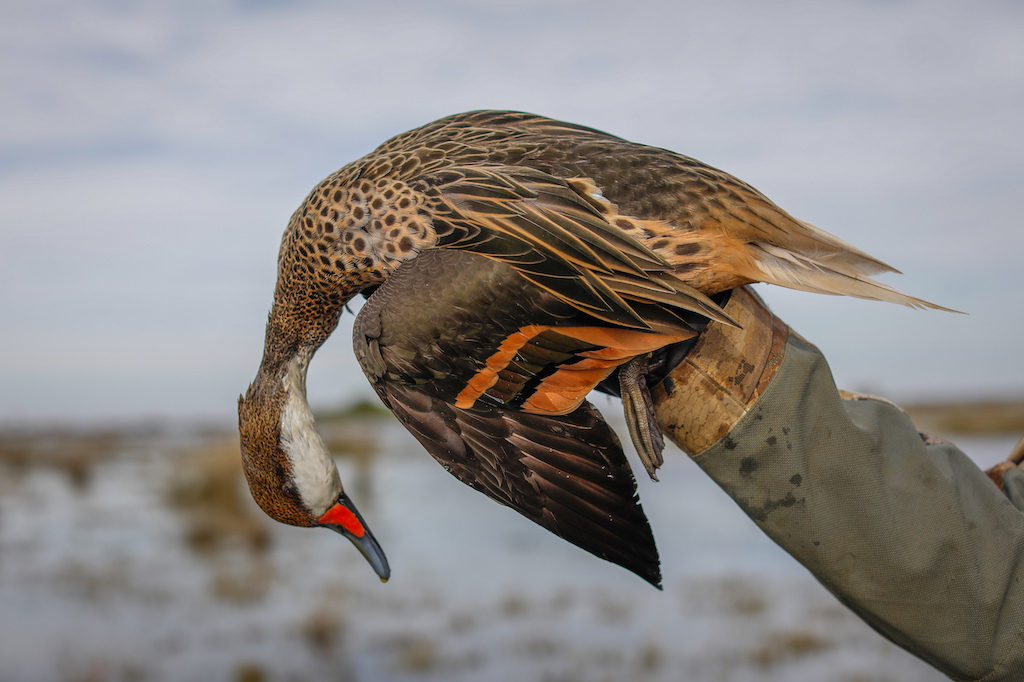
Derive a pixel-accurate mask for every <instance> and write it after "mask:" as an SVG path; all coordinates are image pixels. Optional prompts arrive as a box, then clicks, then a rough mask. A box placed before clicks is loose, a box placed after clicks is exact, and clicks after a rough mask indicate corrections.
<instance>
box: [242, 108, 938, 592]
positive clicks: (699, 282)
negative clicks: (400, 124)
mask: <svg viewBox="0 0 1024 682" xmlns="http://www.w3.org/2000/svg"><path fill="white" fill-rule="evenodd" d="M278 265H279V268H278V282H277V287H276V290H275V298H274V305H273V308H272V311H271V316H270V321H269V322H268V326H267V338H266V345H265V350H264V358H263V363H262V365H261V368H260V372H259V373H258V375H257V380H256V381H254V383H253V385H252V386H250V388H249V391H248V393H247V395H246V396H245V397H244V398H242V399H241V400H240V405H239V415H240V421H239V424H240V430H241V433H242V451H243V463H244V465H245V469H246V474H247V477H248V480H249V482H250V487H251V488H252V490H253V493H254V496H255V497H256V499H257V501H258V502H260V504H261V506H263V508H264V509H265V510H267V511H268V513H270V514H271V516H274V517H275V518H278V519H279V520H283V521H285V522H287V523H294V524H295V525H324V524H323V523H321V522H320V521H321V520H322V519H324V518H328V517H329V518H330V519H334V518H337V514H338V513H340V512H337V511H336V507H337V504H334V505H333V506H332V505H331V502H332V501H333V500H335V499H336V498H337V496H338V495H339V494H341V490H340V482H334V481H333V479H332V480H330V481H329V480H328V479H331V476H329V475H327V474H325V473H323V472H322V471H321V469H323V467H324V466H326V465H325V461H326V460H325V458H328V459H329V457H328V455H327V454H326V450H325V449H324V448H322V443H321V444H319V445H318V444H317V443H316V440H317V437H316V436H315V433H310V428H312V427H311V419H307V415H308V406H305V402H304V401H305V395H304V379H305V367H306V365H307V364H308V359H309V357H311V356H312V354H313V353H314V352H315V350H316V349H317V348H318V347H319V345H320V344H322V343H323V341H324V340H325V339H326V338H327V336H328V335H329V334H330V333H331V331H333V329H334V327H335V325H336V324H337V320H338V317H339V316H340V314H341V310H342V308H343V306H344V304H345V303H346V302H347V301H348V300H349V299H350V298H351V297H352V296H353V295H354V294H356V293H361V292H362V293H364V294H368V295H369V297H368V301H367V303H366V304H365V306H364V307H363V309H362V310H361V311H360V313H359V315H358V317H357V320H356V324H355V327H354V347H355V352H356V356H357V358H358V360H359V362H360V365H361V367H362V368H363V371H364V372H365V373H366V375H367V377H368V378H369V380H370V382H371V384H372V385H373V387H374V389H375V390H376V392H377V393H378V395H379V396H380V397H381V399H382V400H383V401H384V402H385V403H386V404H387V405H388V406H389V407H390V408H391V409H392V411H393V412H394V413H395V414H396V416H397V417H398V418H399V420H400V421H401V422H402V423H403V424H404V425H405V426H406V427H407V428H408V429H409V430H410V432H412V434H413V435H414V436H415V437H416V438H417V439H418V440H419V441H420V443H422V444H423V445H424V447H425V448H426V449H427V450H428V452H430V454H431V455H433V456H434V458H435V459H437V460H438V461H439V462H440V463H441V464H442V465H444V466H445V468H446V469H447V470H448V471H449V472H451V473H452V474H453V475H454V476H456V477H457V478H458V479H459V480H461V481H463V482H464V483H467V484H469V485H471V486H472V487H474V488H476V489H478V490H480V491H482V492H484V493H485V494H487V495H488V496H490V497H491V498H493V499H495V500H496V501H498V502H500V503H502V504H505V505H507V506H510V507H512V508H514V509H516V510H517V511H519V512H520V513H522V514H524V515H525V516H527V517H528V518H530V519H531V520H533V521H535V522H537V523H538V524H540V525H542V526H544V527H545V528H548V529H549V530H551V531H552V532H555V533H556V534H558V535H560V536H562V537H564V538H566V539H568V540H570V541H571V542H573V543H575V544H577V545H579V546H581V547H583V548H584V549H587V550H588V551H591V552H592V553H594V554H596V555H598V556H601V557H603V558H606V559H608V560H610V561H613V562H615V563H618V564H620V565H622V566H624V567H626V568H628V569H629V570H632V571H634V572H636V573H637V574H638V575H640V576H641V577H643V578H644V579H646V580H648V581H649V582H651V583H653V584H658V583H659V581H660V575H659V569H658V559H657V550H656V549H655V546H654V540H653V535H652V533H651V530H650V527H649V525H648V524H647V520H646V518H645V516H644V514H643V511H642V509H641V508H640V506H639V504H638V501H637V497H636V487H635V481H634V479H633V476H632V473H631V472H630V468H629V465H628V464H627V462H626V460H625V458H624V456H623V454H622V450H621V447H620V445H619V442H618V440H617V438H616V436H615V434H614V433H613V432H612V431H611V429H610V428H609V427H608V426H607V424H605V422H604V420H603V419H602V418H601V416H600V414H599V413H598V412H597V411H596V410H595V409H594V408H593V407H592V406H591V405H590V404H589V403H587V402H586V400H585V399H586V396H587V394H588V393H589V392H590V390H591V389H593V388H594V387H595V386H596V385H597V384H599V383H600V382H602V381H603V380H606V379H607V378H608V377H609V375H611V374H612V373H613V372H615V371H616V370H617V369H618V368H620V367H621V366H623V365H625V364H626V363H631V362H634V361H636V360H637V359H639V358H643V357H644V356H646V354H648V353H650V352H652V351H656V350H658V349H661V348H664V347H666V346H669V345H671V344H676V343H679V342H683V341H686V340H687V339H691V338H693V337H694V336H695V335H696V334H697V333H699V331H700V329H701V328H702V327H703V325H704V324H706V323H709V322H710V323H720V324H734V323H733V321H732V320H730V319H729V317H728V315H726V313H725V312H724V311H723V310H722V308H721V307H720V306H719V305H718V304H717V303H715V301H714V300H713V299H712V298H710V296H711V295H713V294H716V293H719V292H724V291H727V290H730V289H733V288H735V287H738V286H742V285H744V284H748V283H751V282H755V281H765V282H771V283H775V284H780V285H782V286H787V287H791V288H797V289H803V290H808V291H814V292H818V293H828V294H847V295H853V296H858V297H862V298H873V299H878V300H888V301H893V302H897V303H902V304H905V305H910V306H914V307H938V306H934V305H933V304H930V303H927V302H925V301H922V300H920V299H916V298H912V297H909V296H906V295H904V294H901V293H899V292H896V291H894V290H893V289H891V288H889V287H887V286H885V285H883V284H880V283H878V282H875V281H874V280H871V279H870V278H869V277H868V275H870V274H872V273H878V272H886V271H893V269H892V268H891V267H889V266H888V265H886V264H884V263H882V262H881V261H878V260H876V259H874V258H872V257H871V256H869V255H867V254H865V253H863V252H862V251H859V250H857V249H855V248H853V247H851V246H849V245H847V244H845V243H844V242H842V241H840V240H839V239H837V238H835V237H833V236H832V235H829V234H827V233H825V232H823V231H821V230H819V229H817V228H815V227H813V226H811V225H809V224H807V223H804V222H802V221H799V220H797V219H795V218H793V217H792V216H790V215H789V214H788V213H786V212H785V211H783V210H782V209H781V208H779V207H777V206H776V205H775V204H773V203H772V202H771V201H770V200H768V199H767V198H766V197H764V196H763V195H762V194H761V193H760V192H758V191H757V190H755V189H753V188H752V187H750V186H749V185H747V184H745V183H743V182H742V181H740V180H737V179H736V178H734V177H732V176H730V175H729V174H727V173H724V172H722V171H719V170H717V169H714V168H712V167H710V166H707V165H705V164H702V163H700V162H699V161H696V160H694V159H691V158H689V157H685V156H682V155H679V154H675V153H674V152H670V151H667V150H663V149H657V148H653V147H647V146H644V145H638V144H635V143H631V142H628V141H625V140H622V139H620V138H617V137H614V136H611V135H607V134H605V133H601V132H599V131H595V130H592V129H589V128H585V127H582V126H577V125H573V124H569V123H563V122H559V121H554V120H551V119H547V118H543V117H540V116H534V115H531V114H524V113H519V112H501V111H479V112H469V113H466V114H460V115H456V116H450V117H447V118H444V119H441V120H439V121H436V122H434V123H431V124H428V125H426V126H423V127H422V128H418V129H416V130H413V131H410V132H408V133H404V134H402V135H399V136H397V137H395V138H392V139H391V140H389V141H387V142H385V143H384V144H383V145H381V146H380V147H379V148H378V149H377V150H375V151H374V152H373V153H371V154H369V155H368V156H366V157H364V158H362V159H360V160H358V161H355V162H353V163H351V164H349V165H348V166H345V167H344V168H342V169H341V170H339V171H338V172H337V173H335V174H333V175H331V176H330V177H328V178H326V179H325V180H324V181H323V182H321V183H320V184H319V185H318V186H317V187H316V188H314V189H313V191H312V192H311V193H310V195H309V196H308V197H307V198H306V200H305V201H304V202H303V204H302V206H300V208H299V209H298V210H297V211H296V212H295V213H294V214H293V216H292V219H291V222H290V224H289V227H288V229H287V230H286V232H285V235H284V238H283V240H282V246H281V251H280V255H279V262H278ZM626 374H627V373H625V372H623V376H626ZM633 374H634V373H632V372H630V373H629V375H633ZM289 377H291V378H289ZM623 386H624V389H625V388H628V387H626V386H625V384H623ZM630 396H632V397H630ZM637 396H639V397H637ZM624 397H625V398H627V399H626V400H625V402H626V411H627V416H630V415H632V418H631V419H630V428H631V435H633V437H634V441H635V442H637V443H638V446H640V449H641V454H642V455H644V451H645V450H646V451H647V454H646V455H645V456H644V460H645V465H647V466H648V470H649V472H651V473H652V475H653V470H654V468H655V467H656V466H657V463H658V461H652V459H654V458H655V457H657V456H658V455H657V453H651V452H650V448H649V447H645V446H644V445H643V443H642V442H641V441H643V438H638V436H637V433H636V429H639V430H640V431H644V430H645V429H646V430H651V429H652V428H654V429H656V425H653V426H652V425H651V424H650V423H649V420H645V418H644V414H643V412H644V410H643V405H642V404H641V403H643V391H639V392H636V391H633V390H624ZM288 406H290V407H288ZM638 415H639V416H638ZM307 422H308V423H307ZM634 422H635V423H634ZM635 424H640V426H636V428H634V426H635ZM275 442H276V446H275V445H273V444H274V443H275ZM303 443H304V445H303ZM659 461H660V460H659ZM313 464H316V466H313ZM270 470H273V471H274V472H276V473H273V474H272V475H268V474H267V472H268V471H270ZM307 470H308V471H314V472H316V473H315V475H310V476H306V477H305V479H304V482H302V483H299V484H296V483H295V480H294V479H295V472H296V471H307ZM335 476H336V475H335ZM289 486H290V487H289ZM318 486H319V487H318ZM276 488H282V489H284V490H285V492H286V493H288V491H289V490H291V493H288V494H292V498H293V499H291V500H290V501H289V502H286V503H284V504H282V501H281V499H280V494H279V493H278V492H277V490H276ZM346 499H347V498H346ZM349 502H350V501H349ZM325 504H327V505H328V506H327V507H326V508H325V507H324V505H325ZM343 506H344V505H343ZM282 510H283V511H282ZM331 510H335V511H331ZM328 512H330V514H328ZM303 514H305V515H306V516H305V517H303ZM325 514H328V516H327V517H325ZM295 518H304V519H305V520H306V521H308V523H301V522H300V523H296V522H295V520H294V519H295ZM360 521H361V518H360ZM360 537H361V536H360ZM353 541H354V542H355V541H356V540H355V539H354V540H353ZM374 544H375V541H374ZM357 546H359V543H358V542H357ZM360 549H361V550H363V551H364V553H366V551H367V550H366V547H363V546H361V547H360ZM377 550H379V547H377V548H376V549H374V550H373V551H374V552H375V551H377ZM381 558H382V555H381Z"/></svg>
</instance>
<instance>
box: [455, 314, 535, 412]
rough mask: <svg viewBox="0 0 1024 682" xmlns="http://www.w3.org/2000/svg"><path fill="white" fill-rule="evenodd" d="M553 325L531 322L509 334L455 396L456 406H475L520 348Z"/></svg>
mask: <svg viewBox="0 0 1024 682" xmlns="http://www.w3.org/2000/svg"><path fill="white" fill-rule="evenodd" d="M550 328H551V327H544V326H542V325H537V324H530V325H527V326H525V327H522V328H520V329H519V330H518V331H516V332H513V333H512V334H509V335H508V337H507V338H506V339H505V340H504V341H502V342H501V345H500V346H498V350H497V351H495V353H494V355H492V356H491V357H489V358H487V362H485V363H484V367H483V368H482V369H481V370H480V371H479V372H477V373H476V374H474V375H473V378H472V379H470V380H469V382H467V383H466V387H465V388H464V389H462V391H461V392H459V395H457V396H456V397H455V407H461V408H463V409H465V408H467V407H473V403H475V402H476V399H477V398H479V397H480V396H482V395H483V394H484V392H485V391H487V389H489V388H490V387H491V386H494V384H495V383H497V381H498V372H500V371H501V370H503V369H505V368H506V367H508V363H510V362H512V359H513V358H514V357H515V356H516V353H517V352H518V351H519V349H520V348H522V347H523V346H525V345H526V344H527V343H529V342H530V339H532V338H533V337H535V336H537V334H540V333H541V332H543V331H546V330H548V329H550Z"/></svg>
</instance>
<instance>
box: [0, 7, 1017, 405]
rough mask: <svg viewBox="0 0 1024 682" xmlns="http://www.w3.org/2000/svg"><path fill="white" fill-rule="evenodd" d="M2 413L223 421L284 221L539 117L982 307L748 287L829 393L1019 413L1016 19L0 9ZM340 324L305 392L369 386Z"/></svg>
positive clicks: (601, 11)
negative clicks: (957, 402) (823, 359)
mask: <svg viewBox="0 0 1024 682" xmlns="http://www.w3.org/2000/svg"><path fill="white" fill-rule="evenodd" d="M0 17H2V18H3V20H2V21H0V92H2V93H3V96H2V98H0V316H2V321H3V324H2V331H0V421H5V422H14V423H27V422H37V421H46V420H93V419H101V420H110V419H135V418H172V417H173V418H181V417H204V418H208V419H217V420H224V421H230V420H231V419H233V415H234V410H235V400H236V398H237V395H238V394H239V393H240V392H242V391H244V390H245V388H246V386H247V385H248V383H249V381H251V380H252V378H253V376H254V375H255V372H256V368H257V366H258V364H259V360H260V356H261V353H262V341H263V327H264V324H265V322H266V315H267V312H268V310H269V308H270V303H271V295H272V291H273V286H274V277H275V265H276V262H275V261H276V255H277V248H278V244H279V240H280V235H281V232H282V230H283V229H284V227H285V224H286V222H287V220H288V217H289V215H290V214H291V212H292V211H293V210H294V209H295V208H296V207H297V206H298V204H299V203H300V202H301V201H302V199H303V198H304V197H305V195H306V194H307V193H308V191H309V190H310V189H311V188H312V187H313V185H315V184H316V183H317V182H318V181H319V180H320V179H321V178H322V177H324V176H326V175H328V174H329V173H331V172H332V171H334V170H335V169H337V168H339V167H341V166H342V165H344V164H346V163H348V162H349V161H352V160H354V159H356V158H358V157H359V156H362V155H363V154H365V153H367V152H368V151H370V150H372V149H373V148H374V147H376V146H377V145H378V144H379V143H380V142H382V141H384V140H385V139H387V138H388V137H390V136H392V135H394V134H397V133H399V132H402V131H405V130H408V129H410V128H414V127H416V126H419V125H421V124H424V123H427V122H429V121H431V120H434V119H436V118H439V117H441V116H444V115H447V114H451V113H455V112H459V111H465V110H470V109H479V108H507V109H519V110H525V111H532V112H534V113H539V114H544V115H547V116H552V117H554V118H560V119H564V120H569V121H573V122H577V123H582V124H585V125H589V126H592V127H596V128H599V129H603V130H606V131H608V132H611V133H614V134H617V135H620V136H622V137H626V138H628V139H631V140H634V141H637V142H644V143H647V144H653V145H657V146H661V147H666V148H669V149H673V150H676V151H679V152H682V153H684V154H688V155H690V156H694V157H697V158H699V159H701V160H702V161H705V162H706V163H710V164H711V165H713V166H716V167H719V168H722V169H724V170H727V171H729V172H731V173H733V174H734V175H736V176H738V177H740V178H742V179H744V180H746V181H747V182H749V183H750V184H752V185H753V186H755V187H757V188H758V189H760V190H761V191H762V192H764V193H765V194H767V195H768V196H769V197H771V198H772V199H773V200H774V201H775V202H776V203H778V204H779V205H781V206H782V207H783V208H785V209H786V210H788V211H789V212H790V213H793V214H794V215H797V216H799V217H800V218H802V219H805V220H808V221H810V222H812V223H814V224H816V225H818V226H820V227H822V228H824V229H826V230H828V231H830V232H832V233H834V234H837V235H839V236H840V237H841V238H842V239H844V240H846V241H848V242H850V243H853V244H855V245H856V246H858V247H860V248H861V249H863V250H866V251H868V252H869V253H871V254H872V255H874V256H876V257H878V258H881V259H882V260H884V261H887V262H889V263H891V264H892V265H894V266H895V267H897V268H899V269H900V270H902V271H903V273H904V274H903V275H902V276H887V277H886V278H885V281H886V282H888V283H890V284H892V285H894V286H896V287H897V288H899V289H901V290H903V291H905V292H907V293H910V294H912V295H915V296H919V297H922V298H926V299H929V300H932V301H935V302H937V303H940V304H942V305H945V306H948V307H951V308H956V309H959V310H963V311H965V312H967V313H969V314H968V315H954V314H949V313H942V312H934V311H916V310H910V309H907V308H902V307H899V306H894V305H891V304H882V303H872V302H862V301H854V300H849V299H837V298H833V297H824V296H816V295H813V294H807V293H800V292H789V291H785V290H782V289H779V288H777V287H764V286H762V287H761V288H760V291H761V293H762V295H763V296H764V297H765V299H766V300H767V302H768V303H769V305H771V306H772V307H773V309H774V310H775V311H776V312H777V313H778V314H779V315H780V317H782V318H783V319H785V320H786V321H787V322H788V323H789V324H790V325H791V326H792V327H793V328H794V329H796V330H797V331H798V332H800V333H801V334H802V335H803V336H804V337H806V338H807V339H809V340H811V341H812V342H814V343H816V344H817V345H818V346H819V347H820V348H821V349H822V350H823V351H824V352H825V355H826V356H827V357H828V359H829V362H830V364H831V367H832V370H833V373H834V374H835V376H836V378H837V380H838V382H839V383H840V385H842V386H844V387H847V388H851V389H857V390H869V391H873V392H878V393H882V394H885V395H888V396H890V397H893V398H895V399H898V400H920V399H929V400H943V399H955V398H959V397H962V396H970V397H982V396H1021V395H1024V360H1022V358H1021V350H1022V348H1024V344H1022V338H1024V303H1022V301H1021V296H1020V293H1019V290H1018V286H1019V282H1020V275H1021V263H1022V262H1024V259H1022V255H1024V230H1022V229H1021V222H1022V217H1021V211H1020V210H1019V205H1020V197H1021V194H1022V191H1024V135H1022V132H1021V122H1022V121H1024V4H1021V3H1019V2H975V3H965V2H960V1H946V0H921V1H917V0H908V1H906V2H895V1H893V2H888V1H882V0H875V1H863V0H856V1H855V0H839V1H837V2H827V3H823V2H785V1H783V2H771V3H765V2H758V1H754V0H746V1H729V0H726V1H722V2H699V3H696V2H678V1H676V2H645V1H643V0H638V1H636V2H630V3H621V2H606V1H604V0H587V1H585V2H584V1H575V0H562V1H559V0H537V1H534V0H516V1H508V2H486V1H483V0H480V1H477V2H470V1H465V2H459V1H449V2H430V3H424V2H416V1H412V0H410V1H407V2H380V3H367V2H358V3H355V2H340V1H333V0H332V1H327V0H325V1H323V2H312V1H311V2H289V3H285V2H271V1H269V0H262V1H258V0H249V1H246V2H243V1H237V2H226V1H218V0H201V1H199V0H196V1H188V0H185V1H181V0H179V1H174V2H170V1H167V2H156V1H145V0H143V1H135V0H132V1H128V0H111V1H107V2H101V1H98V0H75V1H71V0H64V1H56V0H41V1H37V2H31V3H30V2H20V3H18V2H11V1H10V0H3V2H0ZM350 329H351V317H350V316H346V321H345V322H343V324H342V326H341V327H339V329H338V331H337V332H335V334H334V336H333V337H332V338H331V339H330V340H329V341H328V343H327V344H326V345H325V346H324V347H323V348H322V349H321V351H320V352H319V353H318V355H317V357H316V358H315V359H314V362H313V364H312V366H311V369H310V378H309V392H310V400H311V402H312V403H313V404H314V406H316V405H333V404H338V403H343V402H345V401H349V400H353V399H356V398H360V397H371V396H372V392H371V391H370V389H369V386H368V384H367V382H366V381H365V379H364V378H363V377H362V375H361V372H360V370H359V368H358V365H357V364H356V362H355V360H354V358H353V357H352V352H351V342H350V333H351V332H350Z"/></svg>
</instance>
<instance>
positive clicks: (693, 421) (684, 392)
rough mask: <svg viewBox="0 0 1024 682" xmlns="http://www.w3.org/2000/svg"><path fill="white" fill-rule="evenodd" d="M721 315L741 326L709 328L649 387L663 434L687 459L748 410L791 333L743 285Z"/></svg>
mask: <svg viewBox="0 0 1024 682" xmlns="http://www.w3.org/2000/svg"><path fill="white" fill-rule="evenodd" d="M725 311H726V312H727V313H729V315H730V316H731V317H732V318H733V319H734V320H736V322H737V323H738V324H739V325H740V327H741V328H740V329H736V328H734V327H729V326H726V325H724V324H711V325H709V326H708V328H707V329H706V330H705V331H704V332H703V333H702V334H701V335H700V336H699V337H698V338H697V342H696V344H694V346H693V348H692V349H690V351H689V352H688V353H687V354H686V356H685V357H684V358H683V360H682V362H680V363H679V364H678V365H676V367H675V369H673V370H672V371H671V372H669V373H668V376H667V377H666V378H665V379H664V381H662V382H661V383H660V384H658V385H657V386H655V387H654V388H652V389H651V398H652V399H653V402H654V411H655V414H656V416H657V420H658V423H659V424H660V425H661V427H662V429H663V431H664V433H665V435H667V436H668V437H669V438H670V439H671V440H672V441H673V442H674V443H675V444H676V445H678V446H679V447H680V448H681V449H682V450H684V451H685V452H686V453H688V454H690V455H691V456H692V455H696V454H699V453H701V452H703V451H704V450H706V449H707V448H709V447H710V446H712V445H714V444H715V443H716V442H718V441H719V440H720V439H721V438H722V437H724V436H725V435H726V434H727V433H728V432H729V431H730V429H732V427H733V426H734V425H735V424H736V422H738V421H739V419H740V417H742V416H743V415H744V414H745V413H746V412H747V410H748V409H750V407H751V405H753V404H754V402H755V401H756V400H757V398H758V396H760V395H761V393H763V392H764V390H765V389H766V388H767V387H768V384H769V383H770V382H771V379H772V377H774V376H775V372H776V370H777V369H778V367H779V365H780V364H781V362H782V356H783V353H784V351H785V348H786V340H787V339H788V338H789V334H790V333H793V332H791V331H790V329H789V327H788V326H787V325H786V324H785V323H784V322H783V321H782V320H780V319H779V318H777V317H775V315H773V314H772V312H771V311H770V310H768V308H767V306H765V304H764V302H763V301H762V300H761V299H760V298H759V297H758V296H757V294H755V293H754V292H753V291H751V290H750V289H748V288H747V287H740V288H738V289H736V290H734V291H733V292H732V296H731V297H730V298H729V302H728V303H727V304H726V305H725Z"/></svg>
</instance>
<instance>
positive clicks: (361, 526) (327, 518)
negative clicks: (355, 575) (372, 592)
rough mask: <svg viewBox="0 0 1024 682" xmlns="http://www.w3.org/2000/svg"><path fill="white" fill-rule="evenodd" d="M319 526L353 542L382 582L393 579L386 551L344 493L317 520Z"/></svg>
mask: <svg viewBox="0 0 1024 682" xmlns="http://www.w3.org/2000/svg"><path fill="white" fill-rule="evenodd" d="M317 525H318V526H322V527H324V528H330V529H331V530H333V531H335V532H336V533H341V534H342V535H344V536H345V537H347V538H348V539H349V540H351V541H352V544H353V545H355V546H356V549H358V550H359V552H360V554H362V555H363V556H364V557H365V558H366V560H367V561H368V562H369V563H370V566H372V567H373V570H374V571H375V572H376V573H377V575H378V576H380V579H381V582H385V583H386V582H387V581H388V578H390V577H391V567H390V566H388V559H387V557H386V556H384V550H383V549H381V547H380V543H379V542H377V538H375V537H373V533H371V532H370V528H369V526H367V525H366V522H365V521H364V520H363V515H362V514H360V513H359V510H358V509H356V507H355V505H354V504H352V500H350V499H349V497H348V495H346V494H345V493H344V492H342V493H341V494H339V495H338V499H337V500H335V502H334V505H333V506H332V507H331V508H330V509H328V510H327V512H326V513H325V514H324V515H323V516H321V517H320V518H319V519H318V520H317Z"/></svg>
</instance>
